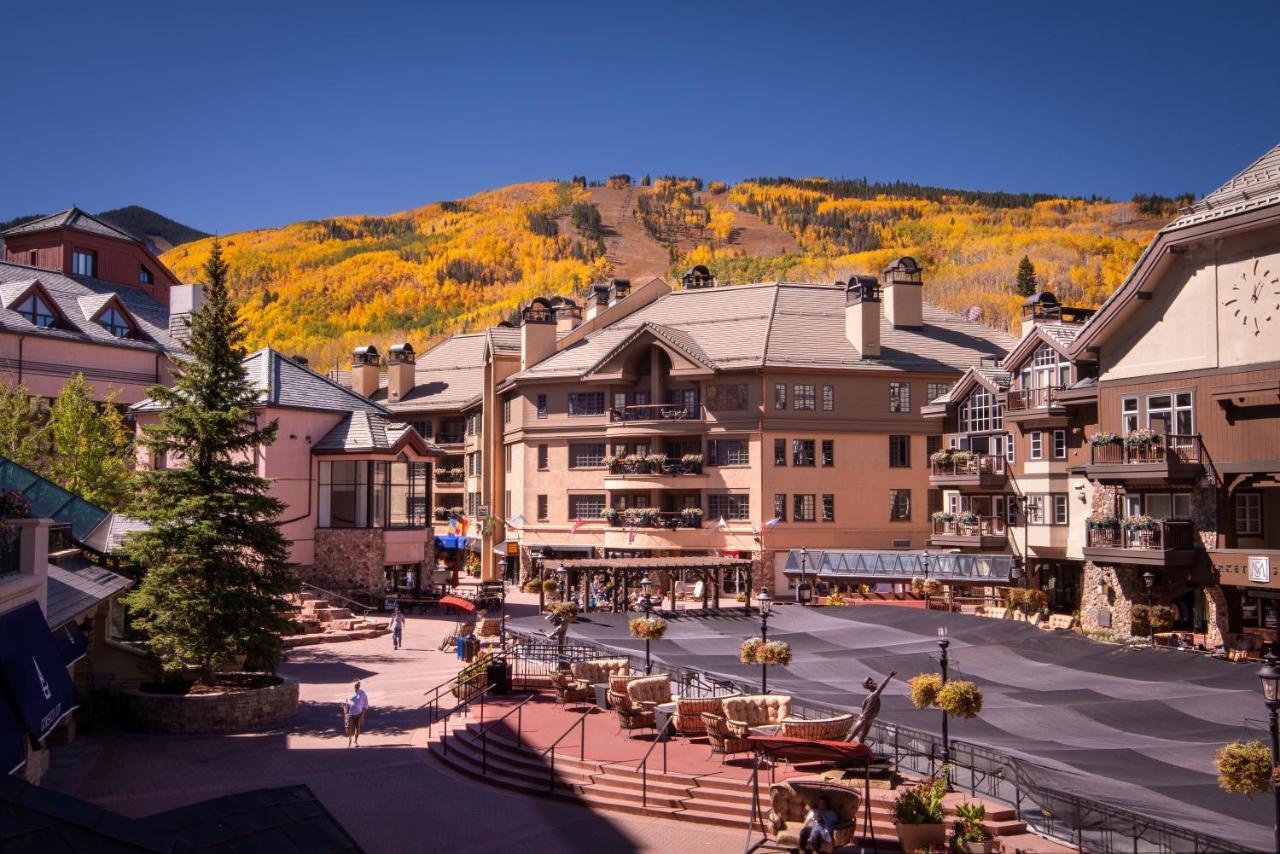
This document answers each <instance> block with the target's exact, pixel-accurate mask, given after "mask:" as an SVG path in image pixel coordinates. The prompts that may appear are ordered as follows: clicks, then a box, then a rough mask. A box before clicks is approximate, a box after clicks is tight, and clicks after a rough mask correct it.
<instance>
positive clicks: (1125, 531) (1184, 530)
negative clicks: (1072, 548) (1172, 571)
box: [1084, 519, 1195, 551]
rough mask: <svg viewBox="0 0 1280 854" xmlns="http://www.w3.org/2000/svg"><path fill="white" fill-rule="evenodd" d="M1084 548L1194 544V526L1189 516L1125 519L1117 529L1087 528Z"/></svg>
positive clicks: (1185, 546) (1183, 546) (1146, 548)
mask: <svg viewBox="0 0 1280 854" xmlns="http://www.w3.org/2000/svg"><path fill="white" fill-rule="evenodd" d="M1084 545H1085V548H1111V549H1139V550H1143V551H1168V550H1169V549H1189V548H1194V546H1195V526H1194V525H1193V524H1192V523H1191V521H1190V520H1187V519H1148V520H1141V521H1136V522H1135V521H1134V520H1133V519H1125V520H1123V521H1121V522H1120V526H1119V527H1117V528H1096V527H1095V528H1086V529H1085V535H1084Z"/></svg>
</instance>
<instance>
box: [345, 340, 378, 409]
mask: <svg viewBox="0 0 1280 854" xmlns="http://www.w3.org/2000/svg"><path fill="white" fill-rule="evenodd" d="M379 361H380V360H379V359H378V348H377V347H375V346H373V345H372V344H369V345H367V346H364V347H357V348H356V349H355V350H353V351H351V390H352V391H354V392H355V393H356V394H359V395H362V396H364V397H372V396H373V393H374V392H375V391H377V390H378V372H379V370H380V368H379Z"/></svg>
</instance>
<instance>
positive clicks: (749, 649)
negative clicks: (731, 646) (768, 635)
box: [738, 638, 764, 664]
mask: <svg viewBox="0 0 1280 854" xmlns="http://www.w3.org/2000/svg"><path fill="white" fill-rule="evenodd" d="M762 646H764V641H762V640H760V638H747V639H746V640H744V641H743V642H742V649H740V650H738V661H741V662H742V663H743V664H759V663H760V661H759V658H760V647H762Z"/></svg>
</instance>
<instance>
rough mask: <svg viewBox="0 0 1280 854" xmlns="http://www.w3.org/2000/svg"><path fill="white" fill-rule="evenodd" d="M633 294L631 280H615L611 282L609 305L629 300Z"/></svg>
mask: <svg viewBox="0 0 1280 854" xmlns="http://www.w3.org/2000/svg"><path fill="white" fill-rule="evenodd" d="M629 293H631V280H630V279H618V278H613V279H610V280H609V305H613V304H614V303H615V302H618V301H619V300H624V299H626V298H627V294H629Z"/></svg>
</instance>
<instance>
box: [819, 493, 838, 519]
mask: <svg viewBox="0 0 1280 854" xmlns="http://www.w3.org/2000/svg"><path fill="white" fill-rule="evenodd" d="M835 520H836V497H835V496H834V495H824V496H822V521H824V522H834V521H835Z"/></svg>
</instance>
